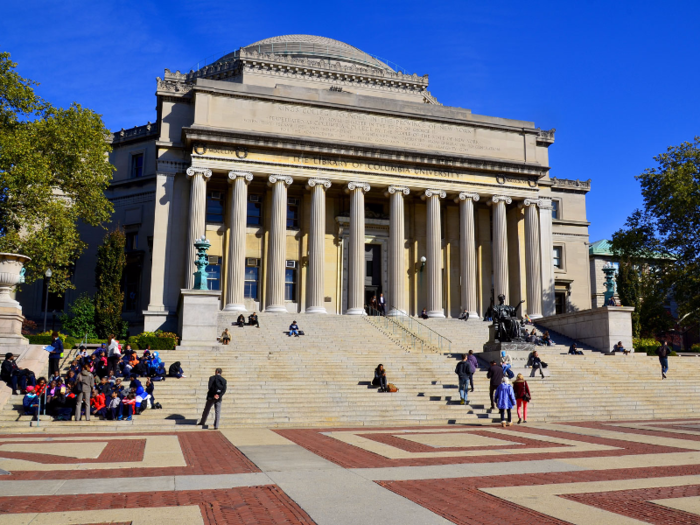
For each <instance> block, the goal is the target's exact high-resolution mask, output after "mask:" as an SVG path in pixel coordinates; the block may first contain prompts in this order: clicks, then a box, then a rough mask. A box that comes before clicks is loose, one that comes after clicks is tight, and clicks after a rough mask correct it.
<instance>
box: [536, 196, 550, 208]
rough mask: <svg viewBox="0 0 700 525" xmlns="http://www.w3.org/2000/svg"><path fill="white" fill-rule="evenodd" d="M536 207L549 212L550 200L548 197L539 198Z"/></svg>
mask: <svg viewBox="0 0 700 525" xmlns="http://www.w3.org/2000/svg"><path fill="white" fill-rule="evenodd" d="M537 205H538V206H539V207H540V209H542V210H551V209H552V199H551V198H549V197H540V199H539V202H538V203H537Z"/></svg>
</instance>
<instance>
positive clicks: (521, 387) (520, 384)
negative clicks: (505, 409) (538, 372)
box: [513, 374, 532, 424]
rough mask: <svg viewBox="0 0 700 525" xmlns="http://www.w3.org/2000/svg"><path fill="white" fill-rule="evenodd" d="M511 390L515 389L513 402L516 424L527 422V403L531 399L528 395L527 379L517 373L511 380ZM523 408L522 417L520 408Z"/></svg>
mask: <svg viewBox="0 0 700 525" xmlns="http://www.w3.org/2000/svg"><path fill="white" fill-rule="evenodd" d="M513 390H514V391H515V403H516V411H517V413H518V424H520V422H521V421H522V422H523V423H527V404H528V402H529V401H530V399H532V396H531V395H530V387H529V386H527V381H525V378H524V377H523V375H522V374H518V377H516V378H515V381H513ZM521 407H522V409H523V414H522V419H521V416H520V408H521Z"/></svg>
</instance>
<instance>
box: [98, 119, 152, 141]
mask: <svg viewBox="0 0 700 525" xmlns="http://www.w3.org/2000/svg"><path fill="white" fill-rule="evenodd" d="M157 131H158V130H157V126H156V125H155V124H151V123H150V122H149V123H148V124H146V125H145V126H136V127H133V128H129V129H124V128H122V129H121V130H120V131H117V132H115V133H112V134H111V135H110V136H109V139H110V141H111V142H112V144H118V143H120V142H126V141H128V140H133V139H138V138H142V137H147V136H148V135H151V134H155V133H157Z"/></svg>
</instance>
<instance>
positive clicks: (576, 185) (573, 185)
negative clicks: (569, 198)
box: [552, 178, 591, 191]
mask: <svg viewBox="0 0 700 525" xmlns="http://www.w3.org/2000/svg"><path fill="white" fill-rule="evenodd" d="M552 187H553V188H569V189H572V190H585V191H590V189H591V179H588V180H578V179H576V180H572V179H557V178H552Z"/></svg>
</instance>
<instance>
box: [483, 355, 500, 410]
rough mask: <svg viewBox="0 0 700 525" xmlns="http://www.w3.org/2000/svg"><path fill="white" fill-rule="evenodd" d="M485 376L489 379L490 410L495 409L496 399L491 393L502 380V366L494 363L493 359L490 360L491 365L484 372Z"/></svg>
mask: <svg viewBox="0 0 700 525" xmlns="http://www.w3.org/2000/svg"><path fill="white" fill-rule="evenodd" d="M486 377H487V378H488V379H490V380H491V381H490V382H489V398H490V400H491V410H495V409H496V401H495V399H494V397H493V395H494V393H495V392H496V389H497V388H498V387H499V385H500V384H501V381H502V380H503V367H502V366H501V365H498V364H496V361H495V360H494V361H491V366H490V367H489V370H488V372H486Z"/></svg>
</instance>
